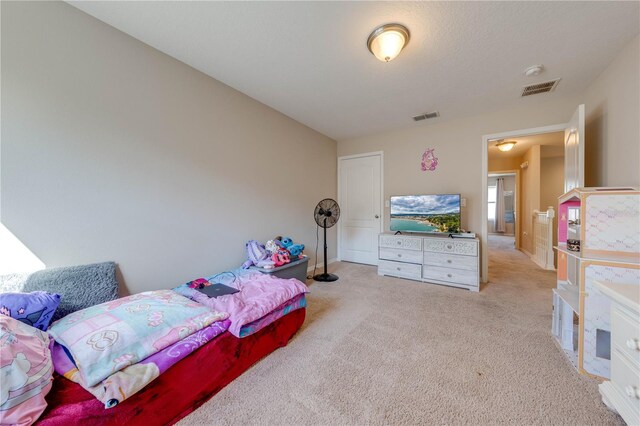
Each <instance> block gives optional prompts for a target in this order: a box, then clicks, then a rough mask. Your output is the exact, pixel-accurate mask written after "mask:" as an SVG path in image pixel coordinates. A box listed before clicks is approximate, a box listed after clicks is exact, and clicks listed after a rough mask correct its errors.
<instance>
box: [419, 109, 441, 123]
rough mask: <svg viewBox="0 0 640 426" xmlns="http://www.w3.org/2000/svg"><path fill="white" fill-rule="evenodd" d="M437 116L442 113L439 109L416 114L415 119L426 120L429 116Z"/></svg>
mask: <svg viewBox="0 0 640 426" xmlns="http://www.w3.org/2000/svg"><path fill="white" fill-rule="evenodd" d="M436 117H440V113H439V112H438V111H433V112H427V113H425V114H420V115H416V116H415V117H413V121H422V120H426V119H427V118H436Z"/></svg>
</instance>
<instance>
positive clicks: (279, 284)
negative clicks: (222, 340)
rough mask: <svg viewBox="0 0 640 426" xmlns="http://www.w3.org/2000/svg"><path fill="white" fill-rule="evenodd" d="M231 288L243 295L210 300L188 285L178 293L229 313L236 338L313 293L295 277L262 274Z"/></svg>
mask: <svg viewBox="0 0 640 426" xmlns="http://www.w3.org/2000/svg"><path fill="white" fill-rule="evenodd" d="M227 285H229V286H230V287H234V288H236V289H237V290H240V292H238V293H234V294H227V295H225V296H219V297H212V298H209V297H208V296H206V295H204V294H202V293H200V292H199V291H197V290H194V289H191V288H186V287H184V286H181V287H179V288H175V289H174V291H178V292H179V293H180V294H182V295H184V296H187V297H188V298H190V299H192V300H195V301H196V302H199V303H202V304H203V305H206V306H209V307H211V308H213V309H214V310H216V311H218V312H228V313H229V319H230V320H231V326H230V327H229V331H230V332H231V334H233V335H234V336H236V337H240V329H241V328H242V327H243V326H244V325H246V324H249V323H251V322H253V321H255V320H257V319H259V318H262V317H263V316H265V315H267V314H268V313H269V312H271V311H273V310H274V309H276V308H278V307H279V306H280V305H282V304H283V303H284V302H286V301H288V300H290V299H292V298H294V297H296V296H297V295H299V294H303V293H307V292H308V291H309V290H308V289H307V286H306V285H304V284H303V283H301V282H300V281H298V280H296V279H295V278H291V279H288V280H284V279H281V278H275V277H273V276H271V275H268V274H260V273H257V274H247V275H240V276H238V277H237V278H236V280H235V281H234V282H233V283H232V284H227Z"/></svg>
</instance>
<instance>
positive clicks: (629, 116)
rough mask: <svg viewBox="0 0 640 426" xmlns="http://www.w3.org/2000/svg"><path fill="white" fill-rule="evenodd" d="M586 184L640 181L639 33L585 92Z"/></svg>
mask: <svg viewBox="0 0 640 426" xmlns="http://www.w3.org/2000/svg"><path fill="white" fill-rule="evenodd" d="M584 103H585V106H586V110H587V120H586V133H587V135H586V144H585V147H586V168H585V177H586V182H585V183H586V185H587V186H619V185H635V186H639V185H640V36H638V37H636V38H635V39H634V40H633V41H632V42H631V43H629V45H627V46H626V47H625V48H624V49H623V50H622V52H621V53H620V54H619V55H618V56H617V57H616V58H615V59H614V60H613V62H611V64H610V65H609V66H608V67H607V68H606V69H605V70H604V71H603V72H602V74H600V76H599V77H598V78H597V79H596V80H595V81H594V82H593V83H592V84H591V85H590V86H589V88H588V89H587V91H586V93H585V96H584Z"/></svg>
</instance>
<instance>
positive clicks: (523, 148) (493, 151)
mask: <svg viewBox="0 0 640 426" xmlns="http://www.w3.org/2000/svg"><path fill="white" fill-rule="evenodd" d="M505 140H509V141H516V145H515V146H514V147H513V148H511V150H509V151H500V150H499V149H498V147H496V144H497V143H498V142H497V141H494V142H489V144H488V146H489V159H497V158H505V157H521V156H523V155H524V154H525V153H526V152H527V151H528V150H529V148H531V147H532V146H534V145H541V146H542V147H543V148H542V149H541V152H540V156H541V157H542V158H547V157H561V156H564V132H552V133H542V134H539V135H531V136H523V137H517V138H509V139H505Z"/></svg>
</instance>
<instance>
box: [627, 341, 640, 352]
mask: <svg viewBox="0 0 640 426" xmlns="http://www.w3.org/2000/svg"><path fill="white" fill-rule="evenodd" d="M626 343H627V347H628V348H629V349H631V350H632V351H640V341H639V340H638V339H627V342H626Z"/></svg>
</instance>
